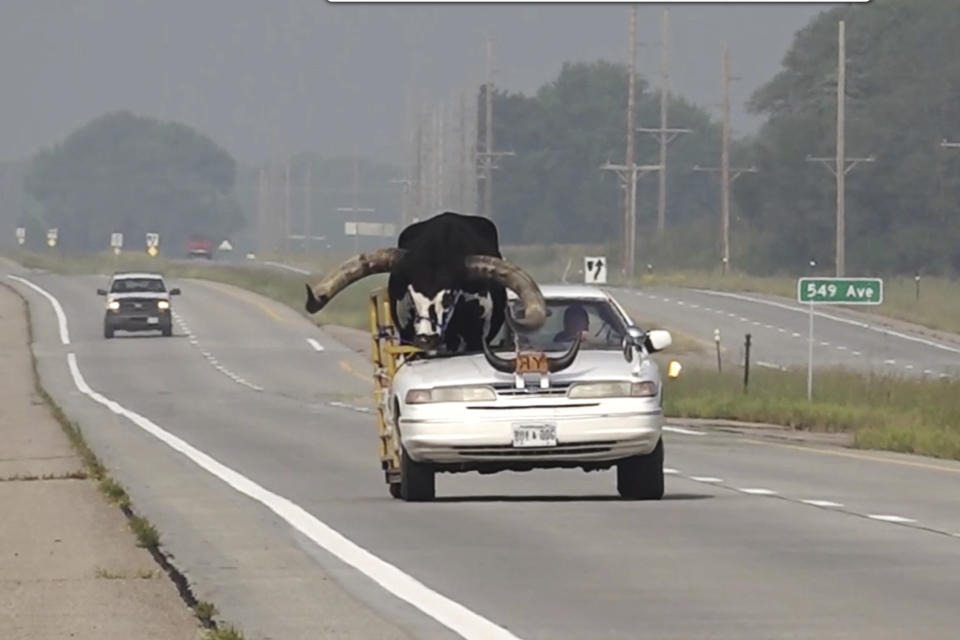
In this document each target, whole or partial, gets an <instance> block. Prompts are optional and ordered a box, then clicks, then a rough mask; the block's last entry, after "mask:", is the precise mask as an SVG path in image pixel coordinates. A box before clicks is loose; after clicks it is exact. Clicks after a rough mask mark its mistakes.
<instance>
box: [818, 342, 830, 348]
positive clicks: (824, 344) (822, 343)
mask: <svg viewBox="0 0 960 640" xmlns="http://www.w3.org/2000/svg"><path fill="white" fill-rule="evenodd" d="M820 346H821V347H829V346H830V343H829V342H821V343H820Z"/></svg>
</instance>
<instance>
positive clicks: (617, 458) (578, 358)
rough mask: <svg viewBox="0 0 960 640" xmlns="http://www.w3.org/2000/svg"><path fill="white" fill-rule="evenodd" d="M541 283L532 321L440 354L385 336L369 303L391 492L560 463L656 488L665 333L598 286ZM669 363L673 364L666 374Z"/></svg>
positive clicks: (629, 485)
mask: <svg viewBox="0 0 960 640" xmlns="http://www.w3.org/2000/svg"><path fill="white" fill-rule="evenodd" d="M541 291H542V293H543V297H544V299H545V301H546V304H547V319H546V323H545V324H544V325H543V326H542V327H541V328H540V329H539V330H537V331H535V332H532V333H530V332H522V331H518V330H514V329H513V328H512V327H510V326H507V327H505V328H504V331H502V332H501V334H500V336H499V337H498V339H497V340H495V341H494V343H493V344H492V345H490V346H489V347H487V348H485V349H484V350H483V351H482V352H480V353H467V354H462V355H454V356H448V357H419V354H418V353H417V351H416V350H415V349H412V348H410V347H407V346H404V345H400V344H398V343H396V342H395V341H391V340H389V335H390V332H389V327H388V326H387V327H385V326H384V324H383V322H382V320H383V319H384V318H386V317H387V316H386V314H385V313H384V312H383V310H378V309H377V308H375V307H371V328H372V329H374V330H376V331H377V332H378V335H377V336H375V343H376V344H377V347H376V349H375V353H374V361H375V366H376V371H377V372H378V380H379V381H380V383H381V385H380V393H379V397H378V403H379V408H378V412H379V418H380V427H381V429H380V431H381V433H380V436H381V447H380V451H381V462H382V465H383V468H384V470H385V472H386V479H387V483H388V484H389V485H390V492H391V494H392V495H393V496H394V497H398V498H403V499H405V500H411V501H423V500H432V499H433V498H434V497H435V493H436V490H435V474H436V473H438V472H452V473H458V472H468V471H476V472H479V473H496V472H499V471H506V470H513V471H525V470H530V469H547V468H558V467H560V468H580V469H583V470H586V471H593V470H602V469H610V468H613V467H615V468H616V486H617V491H618V492H619V494H620V496H622V497H624V498H628V499H639V500H659V499H660V498H661V497H662V496H663V491H664V482H663V455H664V451H663V440H662V438H661V428H662V425H663V385H664V378H663V377H662V376H661V373H660V370H659V367H658V365H657V363H656V362H655V361H654V360H653V359H652V358H651V357H650V356H651V354H653V353H655V352H658V351H662V350H663V349H666V348H667V347H669V346H670V344H671V343H672V338H671V336H670V333H669V332H667V331H663V330H651V331H645V330H643V329H642V328H640V327H638V326H636V325H635V324H634V323H633V321H632V320H631V318H630V316H629V314H627V313H626V311H625V310H624V309H623V307H622V306H621V305H620V304H619V303H618V302H617V300H615V299H614V298H613V297H612V296H611V295H610V294H608V293H607V292H605V291H604V290H602V289H600V288H597V287H591V286H582V285H552V286H551V285H547V286H542V287H541ZM373 302H374V304H375V305H376V303H377V299H376V296H374V298H373ZM381 304H382V303H381ZM508 304H509V305H511V307H512V306H514V305H516V304H517V299H516V296H511V298H510V300H509V302H508ZM385 329H386V330H385ZM385 338H387V339H386V341H385ZM576 341H578V342H579V349H578V350H574V351H573V352H571V349H570V347H571V343H573V342H576ZM571 354H572V355H571ZM560 360H569V361H565V362H559V361H560ZM679 369H680V367H679V363H676V362H671V363H670V371H669V372H668V376H667V377H676V376H677V375H679Z"/></svg>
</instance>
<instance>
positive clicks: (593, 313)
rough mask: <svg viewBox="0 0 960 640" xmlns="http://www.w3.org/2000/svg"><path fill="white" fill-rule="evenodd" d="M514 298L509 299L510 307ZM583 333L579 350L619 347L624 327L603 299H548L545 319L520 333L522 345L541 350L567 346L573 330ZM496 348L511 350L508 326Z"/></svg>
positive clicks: (572, 338) (511, 335)
mask: <svg viewBox="0 0 960 640" xmlns="http://www.w3.org/2000/svg"><path fill="white" fill-rule="evenodd" d="M515 304H516V301H511V303H510V307H511V309H512V308H513V306H514V305H515ZM577 330H580V331H581V332H582V337H581V345H580V348H581V349H586V350H605V349H616V350H619V349H620V346H621V344H622V342H621V341H622V339H623V336H624V333H625V330H626V327H625V325H624V323H623V320H622V319H621V318H620V316H619V314H618V313H617V312H616V310H615V309H614V308H613V306H612V305H610V303H608V302H606V301H604V300H580V299H562V300H561V299H549V300H547V321H546V322H545V323H544V325H543V326H542V327H541V328H540V329H539V330H537V331H535V332H533V333H527V334H521V336H520V337H521V347H522V348H527V349H538V350H544V351H558V350H559V351H562V350H565V349H567V348H569V347H570V345H571V343H572V342H573V340H574V339H575V335H576V333H575V332H576V331H577ZM501 338H502V339H500V340H497V341H495V343H494V346H495V348H502V349H512V348H513V347H514V337H513V334H512V332H511V331H510V330H509V328H505V330H504V331H502V332H501Z"/></svg>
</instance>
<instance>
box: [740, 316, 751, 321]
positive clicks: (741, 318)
mask: <svg viewBox="0 0 960 640" xmlns="http://www.w3.org/2000/svg"><path fill="white" fill-rule="evenodd" d="M740 322H750V319H749V318H744V317H743V316H740Z"/></svg>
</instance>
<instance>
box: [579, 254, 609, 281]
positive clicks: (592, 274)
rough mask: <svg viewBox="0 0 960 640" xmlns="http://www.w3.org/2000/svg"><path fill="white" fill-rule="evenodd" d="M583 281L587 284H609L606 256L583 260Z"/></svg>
mask: <svg viewBox="0 0 960 640" xmlns="http://www.w3.org/2000/svg"><path fill="white" fill-rule="evenodd" d="M583 281H584V282H585V283H586V284H607V258H606V257H605V256H593V257H586V258H584V259H583Z"/></svg>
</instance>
